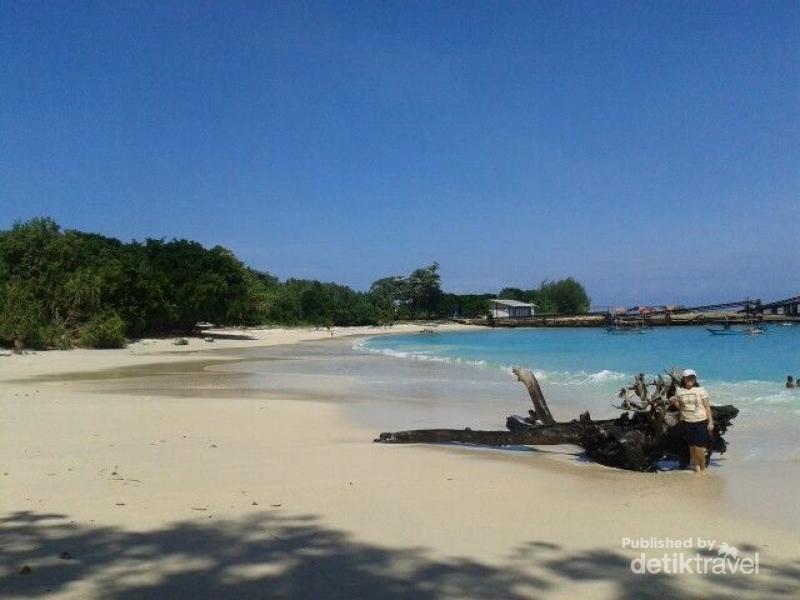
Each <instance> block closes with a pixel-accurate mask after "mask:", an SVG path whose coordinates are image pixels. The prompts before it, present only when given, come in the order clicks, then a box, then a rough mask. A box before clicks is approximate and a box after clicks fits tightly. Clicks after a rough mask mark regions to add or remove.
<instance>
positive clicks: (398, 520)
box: [0, 326, 800, 599]
mask: <svg viewBox="0 0 800 600" xmlns="http://www.w3.org/2000/svg"><path fill="white" fill-rule="evenodd" d="M453 327H456V326H453ZM416 329H418V328H415V327H413V326H396V327H394V328H393V329H392V330H391V331H392V332H399V331H414V330H416ZM385 331H386V330H383V329H377V328H354V329H340V328H334V329H333V330H332V333H333V335H331V333H329V332H328V331H326V330H322V331H314V330H309V329H302V330H300V329H298V330H292V329H271V330H247V331H232V332H222V333H225V334H227V335H229V336H230V337H229V339H217V340H216V341H215V342H214V343H213V344H210V343H207V342H203V341H202V340H197V339H192V340H190V343H189V345H187V346H173V345H172V344H171V341H170V340H150V341H148V340H145V341H140V342H137V343H135V344H132V345H131V346H129V347H128V348H127V349H125V350H92V351H89V350H73V351H67V352H41V353H35V354H29V355H24V356H16V355H15V356H4V357H0V382H2V388H0V490H2V492H1V493H0V597H2V598H32V597H44V596H47V597H64V598H81V599H85V598H234V597H235V598H273V597H277V598H401V597H402V598H543V597H547V598H551V597H552V598H574V597H576V596H580V597H586V598H644V597H652V598H667V597H673V598H677V597H736V598H764V597H776V598H780V597H786V598H789V597H798V594H800V561H798V545H797V540H798V535H797V534H798V532H797V531H796V530H793V529H792V528H791V527H783V528H782V527H780V526H779V525H778V524H775V523H774V522H770V521H769V520H768V519H765V520H760V519H758V518H757V516H758V515H757V514H755V513H747V514H743V513H742V511H741V510H740V507H739V506H738V505H736V504H735V503H732V502H729V501H728V495H727V494H726V493H725V485H726V482H725V480H724V479H723V478H721V477H720V476H718V475H717V474H715V473H713V472H712V473H711V474H710V475H708V476H707V477H704V478H696V477H695V476H693V475H691V474H689V473H672V474H638V473H629V472H620V471H616V470H612V469H608V468H605V467H601V466H597V465H592V464H586V463H583V464H575V461H570V460H564V459H563V457H559V456H558V454H557V453H558V449H556V450H555V451H551V452H514V451H494V450H479V449H468V448H457V447H447V448H442V447H423V446H384V445H378V444H373V443H372V440H373V438H374V437H375V436H376V434H377V433H378V431H376V430H375V429H374V428H373V427H371V426H368V425H366V424H365V423H364V422H360V421H359V420H358V419H353V418H352V415H353V413H354V411H356V412H357V411H359V410H369V406H368V404H366V403H362V404H358V405H356V406H353V405H350V406H345V405H344V404H345V401H343V400H341V398H343V397H346V396H347V393H348V392H347V389H346V388H343V387H342V384H341V380H340V379H337V376H336V368H337V365H338V364H339V363H338V362H337V361H340V360H341V359H340V358H337V354H336V352H348V351H350V350H349V346H350V345H349V344H341V343H340V344H338V346H337V347H338V348H339V350H337V351H336V352H331V354H330V356H328V355H326V356H325V360H326V361H327V364H328V365H329V368H328V370H327V371H326V375H325V376H321V375H320V374H319V373H318V372H317V371H315V370H314V369H312V368H311V367H308V368H306V367H304V364H305V363H304V362H303V359H302V357H301V358H296V357H295V358H292V359H291V360H292V361H293V362H292V368H293V369H294V370H293V371H292V372H293V373H296V375H294V376H295V377H297V378H298V379H302V380H303V381H302V383H303V386H304V387H303V388H302V389H309V390H311V389H313V390H314V393H313V394H312V393H308V394H307V395H304V394H305V392H302V391H301V392H298V391H297V388H295V387H291V389H289V387H286V386H285V383H284V381H283V380H282V379H277V378H276V379H275V381H274V384H273V385H272V386H270V388H269V389H266V390H264V391H261V392H260V391H258V390H255V391H254V390H253V389H251V388H247V386H246V385H245V384H240V383H237V382H236V380H235V379H234V378H235V377H237V375H236V374H235V373H231V372H230V370H228V369H227V368H222V369H220V368H219V366H220V365H221V364H224V365H227V364H234V363H235V362H236V361H237V360H240V359H241V358H242V355H241V354H240V352H243V351H245V350H248V349H253V348H263V347H267V346H274V347H276V348H278V347H280V348H286V347H287V346H284V345H289V344H301V343H305V344H308V343H311V344H316V345H317V346H319V347H324V346H323V344H336V343H337V342H336V339H337V338H340V337H343V336H351V335H373V334H380V333H384V332H385ZM242 336H247V337H250V338H253V339H241V337H242ZM331 338H334V340H333V342H331V341H330V340H331ZM296 347H299V346H296ZM274 360H276V361H279V360H289V359H288V358H287V355H280V356H276V357H275V358H274ZM373 360H380V358H374V359H373ZM386 360H392V359H386ZM394 360H396V359H394ZM309 364H311V363H309ZM420 368H425V369H437V368H442V367H440V366H437V365H424V367H420ZM126 369H127V370H128V371H126ZM131 370H133V371H131ZM147 372H150V373H155V374H157V375H158V378H157V379H155V380H154V381H156V384H157V385H153V383H152V381H150V383H149V384H148V385H147V386H140V387H139V388H137V385H138V384H137V382H138V381H139V380H140V379H141V378H142V373H147ZM78 373H80V374H82V375H79V376H76V375H75V374H78ZM92 374H94V375H92ZM200 376H202V381H199V379H198V378H199V377H200ZM349 377H352V376H349ZM217 380H219V381H220V382H223V383H220V386H219V387H220V389H217V386H216V384H215V383H214V382H215V381H217ZM158 382H165V383H163V387H162V388H159V387H158V386H159V385H162V384H158ZM182 382H184V383H193V384H194V385H186V386H184V385H182ZM515 385H516V386H518V384H515V383H513V382H509V386H510V387H511V388H512V389H515V388H513V386H515ZM238 386H241V387H242V389H245V388H247V389H246V393H245V392H243V393H241V394H237V393H236V392H235V391H236V390H237V389H239V387H238ZM282 389H286V392H285V393H282V392H281V390H282ZM137 390H138V391H137ZM141 390H145V391H141ZM187 390H188V391H187ZM192 390H195V391H192ZM197 390H201V392H202V393H200V392H197ZM519 392H520V394H522V390H519ZM520 397H521V399H522V396H520ZM382 400H383V401H384V402H388V403H389V404H390V405H391V404H392V398H391V397H389V398H383V399H382ZM402 402H403V400H402V399H399V398H398V399H397V403H398V404H400V403H402ZM762 476H770V474H769V473H766V474H762ZM757 481H758V478H757V477H754V479H753V482H754V483H753V485H757ZM791 485H793V484H788V483H787V489H786V496H785V497H783V498H774V499H772V500H770V501H768V500H764V502H763V503H762V504H761V506H762V507H763V508H762V509H761V510H764V511H769V510H770V509H769V506H770V505H771V503H773V502H775V503H780V502H783V503H785V502H791V501H792V497H793V496H794V500H795V501H796V489H795V488H793V487H790V486H791ZM756 493H757V490H756ZM795 503H796V502H795ZM623 538H633V539H638V538H645V539H646V540H649V539H652V538H658V539H673V540H674V539H679V540H686V539H693V540H695V541H694V544H695V546H696V544H697V541H696V540H697V539H698V538H701V539H704V540H714V541H715V543H716V545H715V546H714V547H713V548H712V549H711V550H709V551H708V552H707V554H708V556H716V555H717V552H716V550H717V549H718V547H719V544H720V543H722V542H725V543H727V544H729V545H732V546H736V547H737V548H738V549H739V551H740V553H742V554H743V555H748V556H749V555H755V553H758V560H759V573H758V574H757V575H749V574H741V573H739V574H725V575H716V576H714V575H692V574H682V575H652V574H648V575H640V574H636V573H633V572H632V571H631V560H632V559H633V558H635V557H636V556H638V554H639V552H640V551H637V550H636V549H632V548H625V547H623ZM648 556H655V554H649V555H648Z"/></svg>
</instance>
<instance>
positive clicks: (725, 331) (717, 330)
mask: <svg viewBox="0 0 800 600" xmlns="http://www.w3.org/2000/svg"><path fill="white" fill-rule="evenodd" d="M706 331H707V332H708V333H710V334H711V335H739V334H740V333H741V330H739V329H733V328H731V327H706Z"/></svg>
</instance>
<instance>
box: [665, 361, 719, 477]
mask: <svg viewBox="0 0 800 600" xmlns="http://www.w3.org/2000/svg"><path fill="white" fill-rule="evenodd" d="M681 375H682V377H681V385H680V386H679V387H678V389H676V390H675V396H673V397H672V404H673V406H675V407H676V408H677V409H678V410H680V412H681V420H682V421H683V427H684V435H685V438H686V442H687V443H688V444H689V459H690V461H691V463H692V467H693V468H694V471H695V473H697V474H698V475H700V474H702V473H703V472H704V471H705V470H706V449H707V447H708V443H709V441H710V434H711V432H712V431H713V430H714V417H713V416H712V414H711V406H710V405H709V403H708V392H706V390H705V388H703V387H702V386H700V385H698V383H697V373H696V372H695V371H693V370H692V369H686V370H685V371H684V372H683V373H682V374H681Z"/></svg>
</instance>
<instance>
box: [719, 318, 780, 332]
mask: <svg viewBox="0 0 800 600" xmlns="http://www.w3.org/2000/svg"><path fill="white" fill-rule="evenodd" d="M706 331H708V333H710V334H711V335H760V334H762V333H766V332H767V328H766V326H764V325H762V324H761V323H756V322H755V321H752V320H751V321H749V322H748V324H747V325H746V326H745V327H731V324H730V323H728V321H727V319H726V320H725V322H724V323H721V324H719V325H717V326H715V327H706Z"/></svg>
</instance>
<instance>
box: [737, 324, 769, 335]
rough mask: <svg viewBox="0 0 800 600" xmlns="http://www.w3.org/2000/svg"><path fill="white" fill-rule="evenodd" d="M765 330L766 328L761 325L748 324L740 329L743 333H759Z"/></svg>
mask: <svg viewBox="0 0 800 600" xmlns="http://www.w3.org/2000/svg"><path fill="white" fill-rule="evenodd" d="M766 332H767V329H766V327H764V326H763V325H750V326H748V327H745V328H744V329H743V330H742V333H743V334H744V335H759V334H761V333H766Z"/></svg>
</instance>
